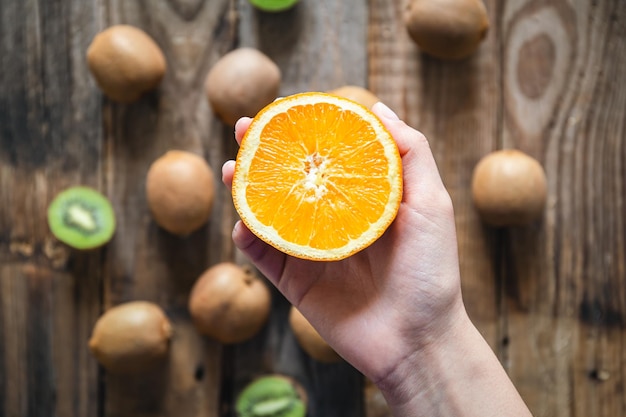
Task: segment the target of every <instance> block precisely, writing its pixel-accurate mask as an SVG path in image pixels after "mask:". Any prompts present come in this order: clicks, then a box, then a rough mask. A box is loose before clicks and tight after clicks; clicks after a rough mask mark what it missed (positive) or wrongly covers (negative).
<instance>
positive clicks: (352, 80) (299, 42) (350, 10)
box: [225, 0, 367, 417]
mask: <svg viewBox="0 0 626 417" xmlns="http://www.w3.org/2000/svg"><path fill="white" fill-rule="evenodd" d="M238 4H239V15H240V25H239V37H240V46H250V47H255V48H257V49H259V50H261V51H262V52H263V53H265V54H267V55H268V56H269V57H270V58H271V59H272V60H274V61H275V62H276V63H277V64H278V66H279V67H280V69H281V71H282V84H281V88H280V94H281V95H288V94H293V93H296V92H302V91H326V90H329V89H331V88H335V87H338V86H341V85H344V84H356V85H361V86H364V85H365V84H366V82H367V59H366V53H367V49H366V45H367V4H366V2H365V1H364V0H350V1H342V2H337V1H333V0H321V1H307V0H302V1H301V2H299V3H298V4H297V5H296V6H295V7H294V8H292V9H290V10H288V11H286V12H283V13H278V14H268V13H263V12H259V11H257V10H255V9H253V8H252V7H251V6H250V4H249V3H248V2H247V1H244V0H240V1H239V2H238ZM241 262H244V260H243V259H241ZM288 310H289V303H288V302H287V301H286V300H285V299H284V298H283V297H282V296H281V295H280V294H279V293H278V292H277V291H274V292H273V306H272V316H271V318H270V326H269V327H268V329H266V331H265V332H264V334H263V335H261V336H260V337H259V338H258V339H257V340H256V341H252V342H251V343H248V344H245V345H242V346H239V347H237V349H236V350H235V351H233V352H232V356H233V359H234V362H233V363H234V365H233V368H232V369H231V370H230V372H231V378H232V380H231V381H230V382H231V383H230V384H227V386H228V387H231V392H232V395H235V393H236V392H237V391H238V390H239V389H241V388H242V386H243V384H245V383H247V382H248V381H249V380H250V379H251V378H253V377H254V376H257V375H260V374H266V373H270V372H279V373H284V374H287V375H291V376H293V377H294V378H296V379H297V380H298V381H300V382H301V383H302V384H303V386H304V387H305V389H306V390H307V392H308V394H309V396H310V406H309V414H308V415H310V416H311V417H316V416H324V417H331V416H342V417H350V416H362V415H363V401H362V399H363V383H362V378H361V375H360V374H359V373H358V372H357V371H356V370H354V369H353V368H352V367H351V366H350V365H348V364H347V363H339V364H321V363H318V362H316V361H314V360H313V359H311V358H309V357H307V356H306V355H305V354H304V353H303V352H302V351H301V350H300V348H299V347H298V346H297V344H296V342H295V340H294V338H293V334H292V333H291V330H290V329H289V326H288V324H287V314H288ZM225 389H226V388H225Z"/></svg>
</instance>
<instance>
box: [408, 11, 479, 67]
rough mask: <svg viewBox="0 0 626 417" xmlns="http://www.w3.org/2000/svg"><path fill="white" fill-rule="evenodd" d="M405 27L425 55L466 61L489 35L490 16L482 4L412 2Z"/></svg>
mask: <svg viewBox="0 0 626 417" xmlns="http://www.w3.org/2000/svg"><path fill="white" fill-rule="evenodd" d="M404 23H405V25H406V28H407V31H408V33H409V35H410V36H411V38H412V39H413V40H414V41H415V43H416V44H417V45H418V46H419V47H420V49H421V50H422V51H424V52H426V53H427V54H429V55H433V56H435V57H438V58H442V59H462V58H465V57H467V56H469V55H471V54H472V53H474V51H475V50H476V49H477V48H478V45H479V44H480V43H481V42H482V40H483V39H484V38H485V36H486V35H487V31H488V29H489V16H488V15H487V10H486V9H485V5H484V3H483V2H482V0H410V1H409V3H408V5H407V8H406V10H405V13H404Z"/></svg>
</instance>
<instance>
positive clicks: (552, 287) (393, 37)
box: [0, 0, 626, 417]
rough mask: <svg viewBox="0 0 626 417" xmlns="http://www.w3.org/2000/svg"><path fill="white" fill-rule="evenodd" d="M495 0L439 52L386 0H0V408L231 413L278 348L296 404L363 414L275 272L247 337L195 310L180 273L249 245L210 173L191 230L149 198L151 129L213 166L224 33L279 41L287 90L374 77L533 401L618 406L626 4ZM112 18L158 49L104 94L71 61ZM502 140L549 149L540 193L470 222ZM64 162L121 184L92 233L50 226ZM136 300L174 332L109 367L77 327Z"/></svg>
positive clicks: (605, 415)
mask: <svg viewBox="0 0 626 417" xmlns="http://www.w3.org/2000/svg"><path fill="white" fill-rule="evenodd" d="M486 4H487V8H488V10H489V15H490V19H491V28H490V31H489V34H488V37H487V39H486V40H485V42H483V44H482V45H481V46H480V49H479V51H478V52H477V53H476V54H475V55H474V56H472V57H471V58H470V59H467V60H464V61H461V62H455V63H449V62H441V61H439V60H436V59H432V58H429V57H426V56H423V55H422V54H420V53H419V51H418V50H417V48H416V46H415V45H414V44H413V43H412V42H411V41H410V39H409V38H408V36H407V34H406V32H405V30H404V26H403V22H402V12H403V3H402V2H401V1H387V0H370V1H369V2H366V1H365V0H350V1H347V0H345V1H334V0H321V1H312V0H301V3H300V4H299V5H298V6H297V7H296V8H294V9H292V10H291V11H289V12H287V13H283V14H278V15H269V14H265V13H259V12H257V11H255V10H253V9H252V8H251V7H250V6H249V5H248V4H247V1H245V0H238V1H237V0H211V1H206V0H205V1H203V0H158V1H146V0H132V1H126V0H124V1H122V0H100V1H95V0H92V1H78V0H58V1H47V0H46V1H44V0H26V1H15V0H0V202H1V204H0V416H7V417H13V416H53V415H58V416H88V415H89V416H95V415H101V416H104V415H106V416H135V415H140V416H181V417H184V416H229V415H232V409H231V405H232V400H233V398H234V395H235V393H236V392H237V390H238V389H239V388H241V386H242V385H243V384H244V383H245V382H247V381H248V380H249V379H250V378H252V377H253V376H255V375H259V374H262V373H267V372H272V371H276V372H284V373H287V374H291V375H294V376H295V377H297V378H298V379H300V380H301V381H302V382H303V383H304V384H305V385H306V386H307V388H308V389H309V391H310V393H311V397H312V402H311V409H310V415H311V416H325V417H326V416H348V417H350V416H355V417H356V416H363V415H366V414H367V413H368V411H369V410H366V409H364V406H363V402H362V399H363V398H362V387H363V381H362V380H361V378H360V375H358V373H357V372H355V371H354V370H353V369H352V368H351V367H350V366H348V365H347V364H338V365H321V364H318V363H315V362H314V361H312V360H311V359H309V358H307V357H306V356H305V355H303V354H302V352H300V351H299V350H298V347H297V345H296V344H295V341H294V340H293V337H292V335H291V334H290V332H289V330H288V328H287V325H286V314H287V309H288V304H287V303H286V302H285V301H284V300H283V299H282V298H281V297H280V296H279V295H278V294H277V293H275V292H274V293H273V294H274V305H273V307H274V308H273V311H272V317H271V325H270V326H268V327H267V328H266V329H265V330H264V331H263V332H262V333H261V334H260V335H259V336H258V337H256V338H255V339H254V340H252V341H250V342H247V343H244V344H241V345H237V346H221V345H219V344H217V343H216V342H214V341H211V340H209V339H207V338H204V337H201V336H199V335H198V334H197V333H196V332H195V331H194V329H193V328H192V326H191V324H190V322H189V316H188V313H187V311H186V300H187V295H188V291H189V289H190V287H191V285H192V284H193V281H194V280H195V278H196V277H197V276H198V275H199V274H200V273H201V272H202V271H203V270H204V269H205V268H206V267H208V266H210V265H212V264H215V263H217V262H219V261H221V260H229V259H233V260H236V261H238V262H243V261H244V259H242V258H241V256H240V254H238V253H237V251H236V250H235V249H234V247H233V245H232V243H231V241H230V229H231V227H232V224H233V223H234V221H235V219H236V215H235V213H234V211H233V209H232V203H231V201H230V197H229V196H228V193H227V190H226V189H225V188H224V187H218V190H219V194H218V200H217V201H218V203H217V205H216V207H215V210H214V213H213V217H212V219H211V222H210V224H209V225H207V227H206V228H203V229H202V230H201V231H199V232H197V233H194V234H193V235H192V236H190V237H188V238H186V239H180V238H175V237H172V236H170V235H168V234H167V233H165V232H163V231H162V230H160V229H159V228H158V227H156V226H155V224H154V223H153V222H152V221H151V218H150V216H149V213H148V211H147V208H146V202H145V197H144V194H143V186H144V177H145V173H146V171H147V168H148V166H149V164H150V163H151V162H152V160H154V159H155V158H156V157H158V156H159V155H161V154H162V153H163V152H165V150H167V149H170V148H180V149H187V150H191V151H194V152H197V153H198V154H201V155H203V156H204V157H205V158H206V159H207V161H208V162H209V163H210V164H211V166H212V167H213V168H214V170H215V173H216V178H219V169H220V166H221V164H222V162H223V161H225V160H226V159H229V158H232V157H233V156H234V155H235V152H236V145H235V143H234V140H233V139H232V128H231V127H226V126H224V125H223V124H222V123H221V122H219V121H218V120H217V119H216V118H215V117H214V116H213V115H212V114H211V111H210V108H209V107H208V105H207V103H206V100H205V98H204V96H203V93H202V83H203V80H204V76H205V75H206V72H207V71H208V69H209V68H210V67H211V65H212V64H213V63H214V62H215V61H216V60H217V59H218V58H219V57H220V56H221V55H223V54H224V53H225V52H227V51H228V50H230V49H232V48H234V47H237V46H239V45H241V46H254V47H257V48H259V49H261V50H262V51H264V52H265V53H267V54H268V55H269V56H270V57H272V58H273V59H274V60H275V61H276V62H277V63H278V64H279V66H280V67H281V69H282V70H283V75H284V83H283V85H282V87H281V94H290V93H293V92H297V91H304V90H325V89H329V88H333V87H336V86H339V85H341V84H345V83H350V84H358V85H369V87H370V88H371V89H372V90H373V91H374V92H375V93H377V94H378V95H379V97H381V98H382V99H383V100H384V101H385V102H387V103H388V104H389V105H390V106H391V107H392V108H394V109H395V110H396V111H397V112H398V113H399V114H400V115H401V116H402V117H403V118H405V119H406V120H407V121H408V122H409V123H410V124H411V125H413V126H415V127H417V128H419V129H420V130H422V131H423V132H424V133H425V134H426V135H427V136H428V137H429V138H430V140H431V146H432V149H433V151H434V153H435V156H436V158H437V161H438V164H439V167H440V170H441V172H442V175H443V178H444V181H445V183H446V186H447V187H448V189H449V190H450V193H451V195H452V198H453V201H454V204H455V212H456V218H457V226H458V232H459V242H458V243H459V253H460V257H461V268H462V277H463V290H464V295H465V299H466V304H467V308H468V310H469V312H470V315H471V316H472V319H473V320H474V321H475V323H476V324H477V325H478V327H479V328H480V330H481V332H482V333H483V335H484V336H485V337H486V338H487V340H488V341H489V343H490V344H491V346H492V347H493V348H494V350H495V351H496V352H497V353H498V355H499V357H500V359H501V360H502V362H503V364H504V365H505V367H506V369H507V370H508V371H509V373H510V375H511V377H512V379H513V381H514V383H515V384H516V386H517V387H518V388H519V390H520V392H521V394H522V396H523V397H524V399H525V400H526V402H527V403H528V405H529V406H530V408H531V410H532V411H533V413H534V414H535V415H536V416H579V417H587V416H598V417H618V416H623V415H626V395H625V394H626V392H624V391H625V388H624V386H625V384H626V345H625V342H624V340H626V283H625V280H624V278H625V273H626V271H625V263H626V248H625V239H626V226H625V224H624V197H623V196H624V194H625V193H626V187H625V178H626V168H625V166H624V162H623V161H624V159H625V157H626V150H625V147H624V142H625V141H626V84H625V83H623V82H621V76H622V74H623V73H624V68H626V3H625V2H624V1H622V0H599V1H594V0H571V1H566V0H549V1H539V0H507V1H496V0H489V1H487V2H486ZM114 23H129V24H133V25H136V26H139V27H141V28H143V29H144V30H146V31H147V32H148V33H149V34H150V35H152V36H153V37H154V38H155V40H156V41H157V42H158V43H159V44H160V45H161V46H162V48H163V50H164V52H165V55H166V58H167V61H168V66H169V67H168V73H167V75H166V78H165V80H164V82H163V84H162V85H161V87H160V88H159V89H158V91H156V92H154V93H153V94H150V95H148V96H146V97H144V98H143V99H142V100H141V101H139V102H138V103H135V104H132V105H127V106H122V105H117V104H112V103H110V102H109V101H107V100H104V99H102V97H101V95H100V94H99V92H98V91H97V89H96V88H95V84H94V83H93V81H92V80H91V78H90V76H89V74H88V72H87V68H86V64H85V60H84V53H85V51H86V48H87V46H88V44H89V42H90V41H91V39H92V37H93V36H94V35H95V33H97V32H98V31H99V30H101V29H103V28H104V27H106V26H108V25H111V24H114ZM502 147H517V148H520V149H522V150H524V151H526V152H528V153H530V154H531V155H533V156H535V157H536V158H537V159H539V160H540V161H541V162H542V163H543V164H544V166H545V168H546V172H547V176H548V181H549V204H548V207H547V208H546V211H545V216H544V218H543V220H542V221H541V222H540V223H538V224H536V225H533V226H532V227H526V228H516V229H510V230H494V229H491V228H487V227H484V226H483V225H482V224H481V222H480V221H479V219H478V217H477V215H476V213H475V211H474V209H473V206H472V204H471V197H470V192H469V184H470V178H471V172H472V169H473V166H474V165H475V163H476V162H477V161H478V159H479V158H480V157H481V156H482V155H484V154H485V153H487V152H489V151H491V150H494V149H498V148H502ZM77 183H84V184H89V185H92V186H94V187H96V188H99V189H101V190H103V191H104V192H105V193H106V194H107V195H109V196H110V197H111V199H112V201H113V203H114V205H115V209H116V211H117V213H118V222H119V228H118V232H117V234H116V236H115V239H114V240H113V242H111V244H109V245H108V246H107V247H106V248H105V249H103V250H100V251H97V252H93V253H88V254H78V253H75V252H72V251H69V250H67V248H65V247H64V246H63V245H60V244H58V243H57V242H56V241H55V240H54V239H53V238H52V237H51V235H50V233H49V231H48V228H47V225H46V222H45V209H46V206H47V204H48V202H49V201H50V199H51V198H52V197H53V196H54V195H55V194H56V193H57V192H58V191H59V190H61V189H63V188H65V187H67V186H69V185H73V184H77ZM133 299H147V300H152V301H155V302H157V303H159V304H160V305H162V306H163V307H164V308H165V310H166V312H167V313H168V315H169V316H170V318H171V319H172V322H173V324H174V326H175V328H176V333H175V336H174V339H173V342H172V354H171V357H170V360H169V363H168V364H166V365H165V366H163V367H162V368H159V369H156V370H154V371H153V372H151V373H150V374H149V375H148V376H147V377H146V376H143V377H134V378H120V377H116V376H114V375H108V374H106V373H104V372H102V371H101V370H99V369H98V366H97V364H96V363H95V361H94V360H93V358H92V357H91V356H90V355H89V353H88V351H87V345H86V341H87V340H88V338H89V334H90V332H91V327H92V326H93V323H94V322H95V320H96V319H97V317H98V316H99V314H100V313H101V312H102V311H103V310H104V309H106V308H107V307H110V306H112V305H115V304H117V303H120V302H123V301H129V300H133Z"/></svg>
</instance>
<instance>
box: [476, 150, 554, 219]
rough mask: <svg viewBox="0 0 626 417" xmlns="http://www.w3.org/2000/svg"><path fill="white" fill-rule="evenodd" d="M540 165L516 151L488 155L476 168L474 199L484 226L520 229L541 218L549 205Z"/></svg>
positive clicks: (543, 173)
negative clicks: (519, 227) (516, 227)
mask: <svg viewBox="0 0 626 417" xmlns="http://www.w3.org/2000/svg"><path fill="white" fill-rule="evenodd" d="M546 195H547V184H546V176H545V172H544V170H543V167H542V166H541V164H540V163H539V162H538V161H537V160H536V159H534V158H533V157H531V156H529V155H527V154H525V153H524V152H521V151H519V150H516V149H506V150H499V151H494V152H491V153H489V154H487V155H485V156H484V157H483V158H482V159H481V160H480V161H479V162H478V164H477V165H476V167H475V168H474V172H473V175H472V198H473V201H474V205H475V207H476V209H477V210H478V212H479V214H480V216H481V217H482V219H483V220H484V221H485V223H487V224H490V225H493V226H521V225H526V224H529V223H531V222H533V221H535V220H537V219H538V218H540V217H541V215H542V213H543V209H544V207H545V204H546Z"/></svg>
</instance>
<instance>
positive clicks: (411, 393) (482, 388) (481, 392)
mask: <svg viewBox="0 0 626 417" xmlns="http://www.w3.org/2000/svg"><path fill="white" fill-rule="evenodd" d="M377 385H378V387H379V388H380V389H381V391H382V392H383V395H384V396H385V399H386V400H387V402H388V404H389V406H390V408H391V410H392V412H393V415H394V416H396V417H404V416H407V417H408V416H410V417H418V416H429V417H437V416H467V417H470V416H471V417H474V416H476V417H478V416H480V417H491V416H494V417H495V416H499V417H501V416H516V417H517V416H524V417H527V416H530V413H529V411H528V409H527V408H526V406H525V404H524V403H523V401H522V399H521V398H520V397H519V394H518V393H517V391H516V390H515V388H514V387H513V385H512V383H511V381H510V380H509V378H508V376H507V375H506V373H505V371H504V369H503V368H502V366H501V365H500V362H499V361H498V359H497V358H496V356H495V355H494V354H493V351H492V350H491V348H490V347H489V345H488V344H487V342H486V341H485V340H484V339H483V337H482V336H481V335H480V333H479V332H478V330H477V329H476V327H475V326H474V325H473V324H472V322H471V320H470V319H469V317H468V316H467V313H466V312H465V310H464V309H462V310H461V312H459V313H458V314H457V315H455V317H454V322H453V323H451V325H450V327H449V328H448V329H447V331H446V332H442V333H441V335H440V336H438V337H437V338H433V339H432V340H430V341H429V342H428V343H423V344H421V345H420V347H419V348H418V349H416V350H415V351H414V352H413V353H412V354H411V355H410V356H408V357H407V358H406V360H404V361H403V362H402V363H401V364H400V365H399V366H397V367H396V368H395V369H394V371H393V372H391V373H390V374H389V375H388V376H387V377H386V378H384V380H380V381H377Z"/></svg>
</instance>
